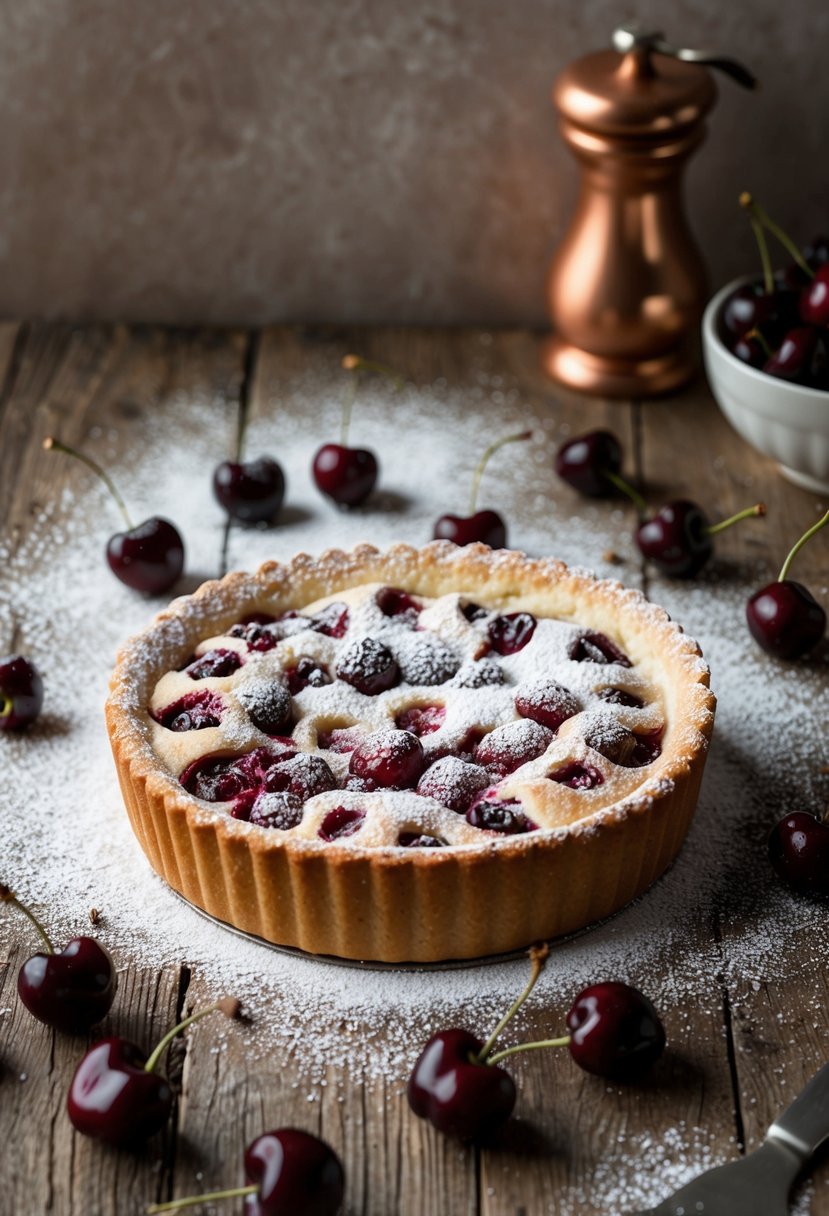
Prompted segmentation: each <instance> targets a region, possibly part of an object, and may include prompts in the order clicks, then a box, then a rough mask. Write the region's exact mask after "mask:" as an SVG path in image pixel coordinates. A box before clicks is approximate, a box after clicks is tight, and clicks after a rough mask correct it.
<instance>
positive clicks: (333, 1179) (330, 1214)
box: [245, 1128, 345, 1216]
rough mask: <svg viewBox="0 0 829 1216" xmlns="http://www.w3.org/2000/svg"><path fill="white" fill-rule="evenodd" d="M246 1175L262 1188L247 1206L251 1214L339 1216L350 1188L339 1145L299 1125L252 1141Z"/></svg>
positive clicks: (249, 1199) (248, 1180)
mask: <svg viewBox="0 0 829 1216" xmlns="http://www.w3.org/2000/svg"><path fill="white" fill-rule="evenodd" d="M245 1180H246V1181H247V1182H248V1184H250V1185H253V1186H258V1187H259V1193H258V1194H257V1195H252V1196H250V1197H249V1198H248V1200H247V1203H246V1205H245V1210H246V1212H248V1213H249V1216H300V1214H301V1216H336V1214H337V1212H339V1211H340V1208H341V1207H342V1202H343V1195H344V1193H345V1174H344V1172H343V1167H342V1165H341V1164H340V1159H339V1157H338V1156H337V1154H336V1153H335V1152H334V1150H333V1149H332V1148H330V1147H329V1146H328V1145H327V1144H326V1143H325V1142H324V1141H323V1140H320V1139H318V1138H317V1137H316V1136H312V1135H311V1134H310V1133H309V1132H303V1131H297V1130H296V1129H295V1128H281V1129H280V1130H279V1131H274V1132H265V1133H264V1135H262V1136H258V1137H257V1138H256V1139H255V1140H254V1141H253V1142H252V1143H251V1144H250V1145H248V1148H247V1149H246V1151H245Z"/></svg>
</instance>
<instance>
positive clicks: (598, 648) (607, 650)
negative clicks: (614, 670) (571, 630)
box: [569, 629, 633, 667]
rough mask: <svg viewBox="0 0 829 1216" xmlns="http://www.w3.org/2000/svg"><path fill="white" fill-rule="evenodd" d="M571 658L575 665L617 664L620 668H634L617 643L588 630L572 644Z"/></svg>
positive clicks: (601, 634)
mask: <svg viewBox="0 0 829 1216" xmlns="http://www.w3.org/2000/svg"><path fill="white" fill-rule="evenodd" d="M569 656H570V658H571V659H572V660H573V662H574V663H598V664H599V665H600V666H604V665H605V664H608V663H617V664H618V665H619V666H620V667H632V666H633V664H632V663H631V661H630V659H629V658H628V657H627V655H626V654H625V652H624V651H623V650H621V649H620V648H619V647H618V646H617V645H616V643H615V642H612V641H611V640H610V638H609V637H607V636H606V635H605V634H603V633H596V631H595V630H593V629H587V630H585V632H584V633H582V634H580V635H579V636H578V637H577V638H576V640H575V641H574V642H573V643H572V644H571V646H570V651H569Z"/></svg>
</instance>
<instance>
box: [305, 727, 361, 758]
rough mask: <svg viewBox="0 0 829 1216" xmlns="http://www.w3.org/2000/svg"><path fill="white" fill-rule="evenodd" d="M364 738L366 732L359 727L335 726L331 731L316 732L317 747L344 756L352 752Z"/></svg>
mask: <svg viewBox="0 0 829 1216" xmlns="http://www.w3.org/2000/svg"><path fill="white" fill-rule="evenodd" d="M365 737H366V732H365V731H364V730H363V729H362V727H360V726H335V727H334V728H333V730H320V731H317V747H318V748H320V750H321V751H325V752H334V753H335V754H336V755H339V756H344V755H347V754H348V752H353V751H354V748H355V747H357V745H358V744H359V743H361V742H362V740H363V739H365Z"/></svg>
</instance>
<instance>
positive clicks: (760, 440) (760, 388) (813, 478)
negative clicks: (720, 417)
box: [702, 279, 829, 494]
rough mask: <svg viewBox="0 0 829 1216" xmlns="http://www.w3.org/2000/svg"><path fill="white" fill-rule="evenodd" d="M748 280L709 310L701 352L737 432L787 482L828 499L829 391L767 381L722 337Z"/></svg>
mask: <svg viewBox="0 0 829 1216" xmlns="http://www.w3.org/2000/svg"><path fill="white" fill-rule="evenodd" d="M748 281H749V280H748V279H735V280H734V282H733V283H729V284H728V285H727V286H726V287H723V289H722V291H718V292H717V294H716V295H715V296H714V297H713V299H711V300H709V302H708V307H707V308H706V309H705V315H704V316H703V318H702V353H703V358H704V360H705V370H706V372H707V373H708V382H709V384H710V385H711V392H712V393H713V394H714V397H715V398H716V400H717V404H718V405H719V407H720V409H721V410H722V412H723V413H724V414H725V416H726V418H727V419H728V421H729V422H730V423H731V425H732V426H733V427H734V429H735V431H737V433H738V434H739V435H742V437H743V439H745V440H746V442H747V443H750V444H751V445H752V447H755V448H757V449H758V451H760V452H763V454H764V455H766V456H771V457H772V458H773V459H774V460H776V461H778V462H779V464H780V471H781V473H782V474H783V476H784V477H788V479H789V481H793V482H795V484H796V485H799V486H803V487H805V489H807V490H814V492H815V493H816V494H829V392H825V391H824V390H822V389H817V388H806V387H804V386H803V385H801V384H790V383H789V382H788V381H787V380H778V379H777V378H776V377H775V376H767V375H766V374H765V373H764V372H760V371H757V369H756V368H754V367H749V365H748V364H747V363H743V361H742V360H741V359H738V358H737V357H736V356H735V355H732V354H731V351H730V350H728V349H727V347H726V346H725V345H724V343H723V341H722V339H721V338H720V332H721V330H720V314H721V312H722V309H723V306H724V304H725V301H726V299H727V298H728V296H730V295H731V293H732V291H734V289H735V288H737V287H739V286H740V285H741V284H742V283H746V282H748Z"/></svg>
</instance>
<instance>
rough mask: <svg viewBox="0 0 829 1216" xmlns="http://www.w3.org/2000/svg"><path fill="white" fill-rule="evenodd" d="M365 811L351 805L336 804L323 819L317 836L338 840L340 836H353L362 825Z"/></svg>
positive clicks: (323, 838)
mask: <svg viewBox="0 0 829 1216" xmlns="http://www.w3.org/2000/svg"><path fill="white" fill-rule="evenodd" d="M365 817H366V813H365V811H358V810H355V809H354V808H353V807H348V806H336V807H334V809H333V811H329V812H328V814H327V815H326V816H325V818H324V819H323V821H322V823H321V825H320V830H319V836H320V838H321V839H322V840H329V841H330V840H339V839H340V837H342V836H353V835H354V833H355V832H358V831H359V830H360V828H361V827H362V826H363V820H364V819H365Z"/></svg>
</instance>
